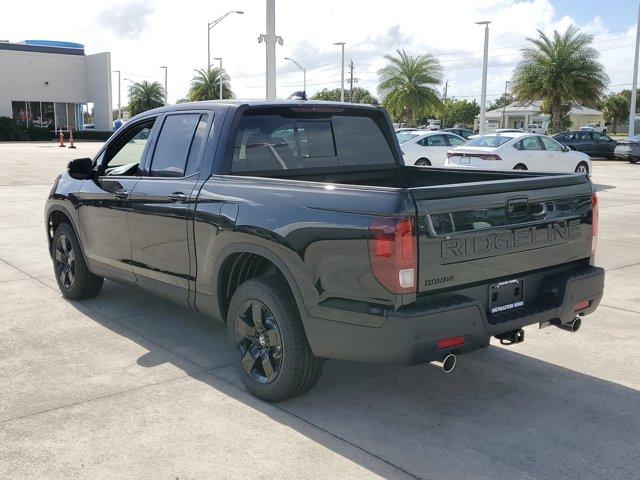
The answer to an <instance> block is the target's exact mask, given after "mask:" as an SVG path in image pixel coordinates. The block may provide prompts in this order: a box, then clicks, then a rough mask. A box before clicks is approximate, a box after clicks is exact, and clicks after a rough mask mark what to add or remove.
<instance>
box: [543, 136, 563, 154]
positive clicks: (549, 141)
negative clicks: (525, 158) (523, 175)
mask: <svg viewBox="0 0 640 480" xmlns="http://www.w3.org/2000/svg"><path fill="white" fill-rule="evenodd" d="M540 140H541V141H542V144H543V145H544V149H545V150H549V151H552V152H560V151H561V150H562V145H560V144H559V143H558V142H556V141H555V140H554V139H553V138H549V137H540Z"/></svg>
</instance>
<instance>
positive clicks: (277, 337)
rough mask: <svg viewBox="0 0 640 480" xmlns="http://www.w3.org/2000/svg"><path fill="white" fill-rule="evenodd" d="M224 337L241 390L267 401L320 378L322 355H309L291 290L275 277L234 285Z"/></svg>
mask: <svg viewBox="0 0 640 480" xmlns="http://www.w3.org/2000/svg"><path fill="white" fill-rule="evenodd" d="M227 341H228V345H229V348H230V350H231V357H232V362H233V364H234V365H235V367H236V370H237V371H238V374H239V375H240V378H241V380H242V382H243V383H244V384H245V386H246V387H247V390H249V392H251V393H252V394H254V395H255V396H256V397H258V398H261V399H263V400H266V401H268V402H279V401H282V400H287V399H289V398H293V397H296V396H298V395H302V394H303V393H305V392H307V391H308V390H310V389H311V388H312V387H313V386H314V385H315V384H316V383H317V382H318V379H319V378H320V373H321V372H322V365H323V360H322V359H319V358H316V357H315V356H314V355H313V352H312V351H311V347H310V346H309V342H308V341H307V337H306V335H305V332H304V328H303V326H302V321H301V320H300V314H299V313H298V308H297V307H296V305H295V303H294V301H293V299H292V295H291V291H290V289H289V287H288V285H286V283H285V282H284V280H282V279H281V278H280V277H278V276H274V275H267V276H263V277H258V278H254V279H251V280H247V281H246V282H244V283H243V284H242V285H240V286H239V287H238V289H237V290H236V291H235V293H234V294H233V297H232V298H231V302H230V304H229V311H228V314H227Z"/></svg>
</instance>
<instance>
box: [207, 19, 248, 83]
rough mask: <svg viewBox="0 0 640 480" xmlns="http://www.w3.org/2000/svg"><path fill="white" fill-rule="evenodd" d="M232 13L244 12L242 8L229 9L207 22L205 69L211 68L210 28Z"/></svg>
mask: <svg viewBox="0 0 640 480" xmlns="http://www.w3.org/2000/svg"><path fill="white" fill-rule="evenodd" d="M233 13H237V14H238V15H242V14H243V13H244V12H243V11H242V10H231V11H230V12H227V13H225V14H224V15H222V16H221V17H218V18H216V19H215V20H214V21H213V22H209V23H208V24H207V71H209V70H211V29H212V28H213V27H215V26H216V25H217V24H219V23H220V22H221V21H222V20H224V19H225V18H227V17H228V16H229V15H231V14H233Z"/></svg>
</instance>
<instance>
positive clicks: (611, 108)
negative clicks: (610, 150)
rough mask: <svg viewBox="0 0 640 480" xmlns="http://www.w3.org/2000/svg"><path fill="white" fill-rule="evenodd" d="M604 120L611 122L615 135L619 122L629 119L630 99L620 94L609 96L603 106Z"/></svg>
mask: <svg viewBox="0 0 640 480" xmlns="http://www.w3.org/2000/svg"><path fill="white" fill-rule="evenodd" d="M602 110H603V114H604V119H605V120H607V121H609V122H611V124H612V125H611V126H612V130H613V133H616V132H617V130H618V129H617V127H618V122H619V121H620V120H624V119H626V118H629V99H628V98H626V97H625V96H624V95H622V94H620V93H618V94H615V95H609V96H608V97H607V98H606V99H605V100H604V103H603V104H602Z"/></svg>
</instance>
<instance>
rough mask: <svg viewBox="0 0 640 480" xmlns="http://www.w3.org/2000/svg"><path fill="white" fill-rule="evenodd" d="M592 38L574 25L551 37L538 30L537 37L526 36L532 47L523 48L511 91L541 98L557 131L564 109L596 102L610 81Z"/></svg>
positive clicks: (523, 98) (527, 99)
mask: <svg viewBox="0 0 640 480" xmlns="http://www.w3.org/2000/svg"><path fill="white" fill-rule="evenodd" d="M592 40H593V37H592V36H591V35H587V34H584V33H580V32H579V30H578V29H577V28H576V27H574V26H570V27H569V28H568V29H567V30H566V31H565V32H564V33H562V34H561V33H559V32H557V31H554V32H553V36H552V37H551V38H550V37H548V36H547V35H545V34H544V33H542V32H541V31H540V30H538V38H528V39H527V41H529V42H531V44H532V46H531V47H527V48H524V49H523V50H522V60H520V62H519V63H518V65H517V66H516V69H515V71H514V73H513V78H512V80H511V91H512V93H513V94H514V95H515V96H516V98H517V99H518V100H520V101H525V102H532V101H535V100H542V110H543V111H544V112H545V113H548V114H549V115H550V117H551V125H550V129H551V131H552V132H554V133H555V132H560V131H562V122H563V116H564V115H565V113H564V112H565V111H567V110H568V108H569V107H570V105H571V103H572V102H580V103H583V104H586V105H593V104H595V102H596V101H597V99H598V98H599V97H601V96H602V94H603V93H604V90H605V88H606V86H607V83H608V82H609V78H608V77H607V74H606V73H605V72H604V67H603V66H602V64H601V63H600V62H599V61H598V55H599V54H598V51H597V50H595V49H594V48H593V47H591V46H590V45H591V42H592Z"/></svg>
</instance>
